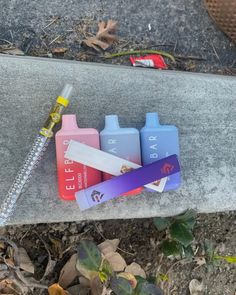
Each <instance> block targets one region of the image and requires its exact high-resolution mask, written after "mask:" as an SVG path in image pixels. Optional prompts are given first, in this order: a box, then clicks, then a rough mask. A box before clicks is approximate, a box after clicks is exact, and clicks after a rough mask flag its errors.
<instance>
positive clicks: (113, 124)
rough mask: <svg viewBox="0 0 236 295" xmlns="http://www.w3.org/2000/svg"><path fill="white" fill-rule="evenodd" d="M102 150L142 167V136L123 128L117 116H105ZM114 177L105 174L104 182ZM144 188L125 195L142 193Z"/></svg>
mask: <svg viewBox="0 0 236 295" xmlns="http://www.w3.org/2000/svg"><path fill="white" fill-rule="evenodd" d="M100 143H101V150H102V151H104V152H107V153H110V154H113V155H115V156H117V157H120V158H122V159H126V160H128V161H130V162H134V163H136V164H138V165H141V151H140V136H139V131H138V130H137V129H136V128H121V127H120V125H119V121H118V116H117V115H108V116H105V128H104V129H103V130H102V131H101V132H100ZM111 177H112V176H111V175H109V174H107V173H103V180H108V179H110V178H111ZM141 190H142V188H139V189H136V190H133V191H131V192H129V193H127V194H125V195H132V194H138V193H140V192H141Z"/></svg>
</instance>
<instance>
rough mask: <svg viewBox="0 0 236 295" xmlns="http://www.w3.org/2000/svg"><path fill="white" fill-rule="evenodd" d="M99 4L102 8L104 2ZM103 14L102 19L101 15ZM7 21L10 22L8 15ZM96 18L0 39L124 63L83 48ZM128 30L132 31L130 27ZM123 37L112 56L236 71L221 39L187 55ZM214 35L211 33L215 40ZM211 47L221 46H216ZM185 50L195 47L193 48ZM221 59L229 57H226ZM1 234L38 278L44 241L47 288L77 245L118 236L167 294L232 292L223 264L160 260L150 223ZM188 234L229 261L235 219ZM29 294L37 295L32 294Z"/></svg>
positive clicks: (235, 276)
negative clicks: (150, 54) (146, 53)
mask: <svg viewBox="0 0 236 295" xmlns="http://www.w3.org/2000/svg"><path fill="white" fill-rule="evenodd" d="M192 2H193V1H192ZM104 3H105V4H106V1H105V2H104ZM105 4H104V5H105ZM196 5H197V4H196ZM20 9H21V8H20ZM104 11H105V10H104ZM104 11H102V12H101V15H100V16H103V15H104ZM121 15H122V14H121ZM11 17H14V14H12V16H11ZM33 17H34V16H32V19H33ZM98 18H99V17H98V16H97V17H94V16H93V15H91V14H89V13H87V14H86V13H85V16H84V18H82V19H80V20H78V21H76V20H73V21H71V20H70V19H65V18H64V17H61V18H60V17H59V18H58V19H57V16H51V17H50V18H48V19H47V20H46V18H45V17H44V19H43V22H44V25H43V24H42V23H41V24H40V29H39V28H38V27H37V26H36V28H34V29H35V30H33V29H32V28H30V26H28V27H27V26H26V27H20V29H19V30H15V32H14V31H13V33H14V34H13V36H12V35H11V26H10V25H9V26H8V25H7V26H6V27H3V24H0V33H1V37H2V39H4V40H6V39H7V40H9V42H11V43H12V45H13V46H15V47H17V48H20V49H21V50H22V51H23V52H24V53H25V54H26V55H31V56H40V57H47V58H51V57H55V58H63V59H64V58H65V59H74V60H82V61H90V62H91V61H92V62H105V63H114V64H124V65H130V62H129V59H128V57H122V58H116V59H111V60H107V59H105V58H104V55H103V53H101V52H96V51H94V50H92V49H90V48H87V47H85V46H82V45H81V41H82V40H83V39H84V38H85V37H87V36H89V34H90V33H91V32H92V33H94V32H96V26H97V21H98ZM54 19H55V21H54ZM13 28H14V27H13ZM131 29H132V28H131ZM151 30H152V29H151ZM216 30H217V29H216ZM134 32H135V33H137V32H136V31H135V30H134ZM140 32H141V30H140ZM126 33H127V32H126ZM217 34H218V33H217ZM121 35H122V37H121V38H120V39H119V42H118V43H117V44H115V45H113V46H112V47H111V48H110V49H109V52H110V53H114V52H117V51H128V50H135V49H161V50H166V51H168V52H171V53H172V54H173V55H175V56H177V57H178V59H177V64H175V65H173V64H170V63H169V69H175V70H184V71H200V72H211V73H218V74H227V75H235V74H236V69H235V59H236V57H235V55H234V54H233V51H234V50H235V47H234V45H233V44H232V43H230V42H229V41H228V40H227V41H225V39H224V42H226V43H225V44H226V45H225V46H223V47H222V48H224V50H223V49H222V48H221V51H220V53H219V51H218V48H215V46H214V42H213V43H211V44H210V45H209V44H208V45H207V46H209V47H206V48H204V49H203V50H202V51H199V50H196V51H195V50H192V51H191V50H189V51H188V52H186V50H185V51H184V50H181V48H183V47H181V46H182V45H183V44H182V45H181V42H180V43H178V42H176V41H175V40H173V41H172V42H168V41H169V40H167V39H168V38H166V40H167V41H164V42H161V40H160V39H159V41H157V39H155V38H152V37H151V33H150V32H148V31H145V34H144V35H143V33H140V37H138V35H135V34H133V35H128V34H125V31H124V30H123V32H122V34H121ZM58 36H59V37H58ZM219 36H221V33H219ZM219 36H218V35H217V37H216V38H218V37H219ZM57 37H58V38H57ZM223 38H225V37H223ZM169 39H171V36H170V37H169ZM172 39H173V38H172ZM215 40H216V39H215ZM217 40H218V39H217ZM195 41H196V40H195ZM213 41H214V40H213ZM196 42H197V41H196ZM217 42H218V41H217ZM217 42H216V44H217V46H219V44H220V43H217ZM185 44H187V43H185ZM0 45H4V46H5V45H6V42H5V41H2V40H1V43H0ZM190 47H191V48H194V46H190ZM0 48H1V46H0ZM55 48H66V51H65V53H63V54H57V53H53V50H54V49H55ZM209 48H210V49H209ZM224 52H225V53H226V54H224ZM227 56H228V59H226V57H227ZM0 233H1V235H4V236H7V237H8V238H10V239H12V240H13V241H15V242H16V243H17V245H21V246H23V247H24V248H25V249H26V250H27V252H28V254H29V256H30V258H31V259H32V261H33V262H34V264H35V267H36V275H35V276H36V278H37V279H39V278H40V277H41V276H42V274H43V273H44V270H45V267H46V264H47V259H48V252H47V250H46V249H45V245H44V244H43V242H42V240H43V241H45V242H46V244H47V245H48V249H49V251H50V253H51V256H52V259H53V260H54V261H55V262H56V265H55V270H54V272H53V274H52V275H51V276H50V277H49V278H48V283H49V284H50V283H53V282H56V281H57V279H58V275H59V272H60V269H61V268H62V266H63V265H64V264H65V262H66V260H67V259H68V258H69V257H70V255H71V254H72V253H73V252H75V251H76V245H77V243H78V241H80V240H81V239H83V238H89V239H93V240H94V241H95V242H96V243H100V242H102V241H103V240H104V239H114V238H118V239H120V246H119V247H120V249H121V250H120V253H122V255H123V256H124V257H125V259H126V261H127V263H131V262H133V261H136V262H137V263H139V264H140V265H141V266H142V267H143V268H144V269H145V270H146V271H147V273H148V274H149V275H155V274H156V273H157V271H160V272H162V273H167V274H168V277H169V280H168V281H167V282H165V283H163V289H164V291H165V295H170V294H172V295H185V294H186V295H187V294H189V290H188V284H189V282H190V281H191V280H192V279H194V278H195V279H198V280H200V281H203V284H204V286H205V293H204V294H206V295H235V294H236V265H233V264H231V265H230V264H227V263H221V265H220V266H219V267H216V268H215V269H214V270H213V271H208V270H207V268H206V266H205V265H203V266H201V267H198V268H196V263H195V262H193V261H188V262H186V261H177V260H169V259H167V258H165V257H163V256H162V254H161V251H160V248H159V245H160V241H162V240H163V238H165V234H164V233H160V232H158V231H157V229H156V228H155V226H154V224H153V220H152V219H139V220H110V221H103V222H82V223H75V222H72V223H58V224H39V225H25V226H10V227H7V228H6V229H1V230H0ZM38 235H40V237H41V239H42V240H41V239H40V238H39V236H38ZM194 236H195V244H196V247H198V246H199V252H200V251H201V245H202V243H203V242H204V240H205V239H209V240H211V241H212V242H214V243H215V245H216V247H217V251H218V254H221V255H234V256H235V255H236V217H235V214H234V212H231V213H217V214H201V215H199V216H198V218H197V224H196V227H195V230H194ZM55 240H56V241H57V243H56V242H55ZM55 244H56V245H57V246H55ZM34 294H36V295H37V294H42V293H39V292H38V291H35V293H34ZM45 294H46V293H45Z"/></svg>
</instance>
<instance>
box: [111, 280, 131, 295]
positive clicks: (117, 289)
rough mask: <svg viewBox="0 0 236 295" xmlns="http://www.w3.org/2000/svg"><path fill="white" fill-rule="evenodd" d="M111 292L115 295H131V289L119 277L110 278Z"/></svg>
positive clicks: (127, 283) (126, 282) (125, 281)
mask: <svg viewBox="0 0 236 295" xmlns="http://www.w3.org/2000/svg"><path fill="white" fill-rule="evenodd" d="M110 286H111V289H112V291H113V292H114V293H115V294H116V295H132V294H133V289H132V287H131V284H130V283H129V281H128V280H126V279H124V278H121V277H112V278H111V283H110Z"/></svg>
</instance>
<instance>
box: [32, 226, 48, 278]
mask: <svg viewBox="0 0 236 295" xmlns="http://www.w3.org/2000/svg"><path fill="white" fill-rule="evenodd" d="M34 233H35V234H36V235H37V237H38V238H39V239H40V241H41V242H42V243H43V245H44V248H45V249H46V251H47V253H48V263H47V266H46V268H45V271H44V274H43V276H42V278H41V279H40V282H41V281H42V280H43V279H44V278H45V277H46V276H47V275H48V274H49V273H50V271H51V270H50V268H51V265H52V258H51V253H50V251H49V249H48V245H47V243H46V242H45V241H44V240H43V239H42V238H41V237H40V235H39V234H38V232H37V231H36V230H34Z"/></svg>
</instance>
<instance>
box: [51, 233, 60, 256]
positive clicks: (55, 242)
mask: <svg viewBox="0 0 236 295" xmlns="http://www.w3.org/2000/svg"><path fill="white" fill-rule="evenodd" d="M49 239H50V241H51V242H52V250H53V252H54V253H55V254H57V255H58V256H59V258H60V259H61V258H62V256H63V250H62V242H61V240H59V239H57V238H52V237H50V236H49Z"/></svg>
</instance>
